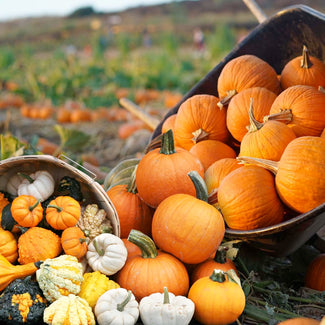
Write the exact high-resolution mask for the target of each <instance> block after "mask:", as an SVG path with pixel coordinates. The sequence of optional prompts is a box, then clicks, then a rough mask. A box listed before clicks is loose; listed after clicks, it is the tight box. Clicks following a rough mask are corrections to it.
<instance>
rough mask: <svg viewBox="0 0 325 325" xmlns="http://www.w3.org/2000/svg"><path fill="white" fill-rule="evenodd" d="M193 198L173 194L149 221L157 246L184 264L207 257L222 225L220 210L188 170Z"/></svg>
mask: <svg viewBox="0 0 325 325" xmlns="http://www.w3.org/2000/svg"><path fill="white" fill-rule="evenodd" d="M188 177H189V178H190V180H191V181H192V182H193V183H194V184H195V188H196V193H197V197H194V196H191V195H188V194H174V195H171V196H169V197H168V198H166V199H165V200H163V201H162V202H161V203H160V204H159V205H158V207H157V209H156V211H155V213H154V216H153V220H152V237H153V239H154V241H155V243H156V244H157V245H158V247H159V248H160V249H162V250H163V251H165V252H168V253H170V254H173V255H174V256H176V257H177V258H179V259H180V260H181V261H182V262H184V263H187V264H196V263H201V262H203V261H204V260H206V259H208V258H209V257H210V256H211V254H213V253H214V252H215V251H216V250H217V248H218V246H219V245H220V243H221V241H222V239H223V236H224V234H225V224H224V220H223V218H222V215H221V214H220V212H219V211H218V210H217V209H216V208H214V207H213V206H212V205H210V204H209V203H208V202H207V198H208V195H207V190H206V186H205V183H204V181H203V179H202V178H201V177H200V176H199V175H198V174H197V173H196V172H190V173H189V176H188Z"/></svg>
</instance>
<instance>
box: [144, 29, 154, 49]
mask: <svg viewBox="0 0 325 325" xmlns="http://www.w3.org/2000/svg"><path fill="white" fill-rule="evenodd" d="M142 43H143V46H144V47H151V45H152V39H151V35H150V33H149V31H148V29H147V28H144V29H143V32H142Z"/></svg>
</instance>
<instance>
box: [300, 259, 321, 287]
mask: <svg viewBox="0 0 325 325" xmlns="http://www.w3.org/2000/svg"><path fill="white" fill-rule="evenodd" d="M305 286H306V287H307V288H311V289H314V290H319V291H325V254H319V255H317V256H316V257H315V258H314V259H313V260H312V261H311V262H310V264H309V265H308V267H307V271H306V275H305Z"/></svg>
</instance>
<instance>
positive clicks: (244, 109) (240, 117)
mask: <svg viewBox="0 0 325 325" xmlns="http://www.w3.org/2000/svg"><path fill="white" fill-rule="evenodd" d="M276 97H277V95H276V94H275V93H273V92H272V91H270V90H268V89H266V88H262V87H253V88H248V89H244V90H243V91H241V92H240V93H239V94H237V95H236V96H234V97H233V98H232V100H231V101H230V103H229V105H228V107H227V120H226V121H227V128H228V130H229V132H230V133H231V135H232V136H233V137H234V138H235V139H236V140H237V141H239V142H241V141H242V139H243V137H244V135H245V134H246V133H247V126H248V125H249V116H248V111H249V107H250V99H251V98H253V101H254V116H255V118H256V120H257V121H259V122H263V118H264V116H266V115H268V114H269V113H270V109H271V106H272V104H273V102H274V100H275V98H276Z"/></svg>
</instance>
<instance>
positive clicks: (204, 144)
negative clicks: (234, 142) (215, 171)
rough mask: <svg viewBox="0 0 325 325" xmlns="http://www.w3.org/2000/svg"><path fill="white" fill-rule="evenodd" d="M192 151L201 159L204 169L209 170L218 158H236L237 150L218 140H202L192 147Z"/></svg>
mask: <svg viewBox="0 0 325 325" xmlns="http://www.w3.org/2000/svg"><path fill="white" fill-rule="evenodd" d="M190 153H192V154H193V155H194V156H196V157H197V158H198V159H199V160H200V161H201V163H202V165H203V168H204V170H207V169H208V168H209V166H210V165H211V164H213V163H214V162H215V161H217V160H220V159H223V158H236V152H235V150H234V149H233V148H231V147H230V146H228V145H227V144H225V143H223V142H221V141H218V140H203V141H200V142H198V143H196V144H195V145H194V146H193V147H192V148H191V149H190Z"/></svg>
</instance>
